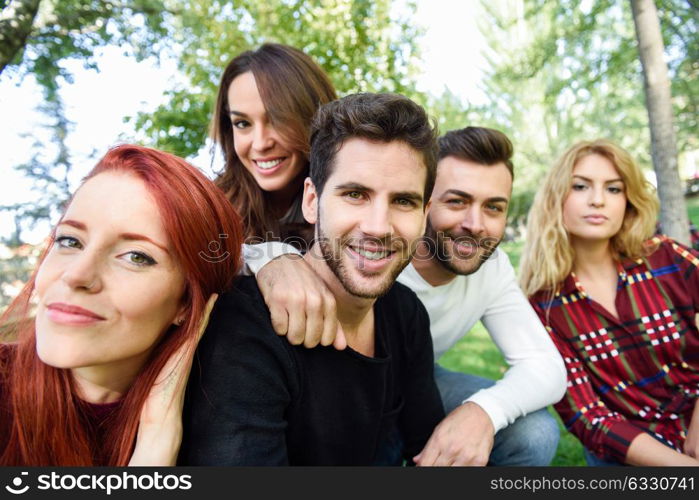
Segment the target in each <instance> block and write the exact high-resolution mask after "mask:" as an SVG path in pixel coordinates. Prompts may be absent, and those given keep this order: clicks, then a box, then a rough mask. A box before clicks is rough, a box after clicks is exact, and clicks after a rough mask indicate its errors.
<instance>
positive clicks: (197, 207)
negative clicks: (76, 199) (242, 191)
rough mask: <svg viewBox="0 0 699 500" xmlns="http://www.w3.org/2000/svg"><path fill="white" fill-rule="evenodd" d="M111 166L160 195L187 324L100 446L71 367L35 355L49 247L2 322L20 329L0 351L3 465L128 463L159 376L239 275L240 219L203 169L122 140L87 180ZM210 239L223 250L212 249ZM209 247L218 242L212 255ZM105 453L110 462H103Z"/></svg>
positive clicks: (157, 356)
mask: <svg viewBox="0 0 699 500" xmlns="http://www.w3.org/2000/svg"><path fill="white" fill-rule="evenodd" d="M114 171H118V172H125V173H128V174H130V175H133V176H135V177H137V178H138V179H140V180H141V181H143V182H144V183H145V185H146V187H147V189H148V191H149V192H150V194H151V195H152V196H153V198H154V199H155V202H156V204H157V206H158V208H159V211H160V217H161V219H162V222H163V226H164V227H165V230H166V232H167V234H168V237H169V239H170V243H171V248H172V251H173V256H174V257H175V259H176V262H177V265H179V266H180V268H181V270H182V272H183V274H184V276H185V291H184V295H183V298H182V303H183V304H185V305H186V307H187V311H188V314H187V315H186V319H185V321H184V323H183V324H182V325H180V326H175V325H173V326H172V327H171V328H170V329H169V330H168V332H167V333H166V335H164V336H163V338H162V340H161V341H160V343H159V344H158V345H157V346H156V347H155V349H153V351H152V353H151V355H150V357H149V359H148V361H147V362H146V364H145V365H144V367H143V368H142V369H141V371H140V372H139V374H138V376H137V377H136V379H135V381H134V382H133V384H132V385H131V387H130V388H129V390H128V391H127V392H126V394H125V395H124V398H123V400H122V404H121V405H120V406H119V408H118V410H116V411H117V414H116V415H114V416H113V417H112V418H110V419H109V420H108V421H107V422H106V425H107V428H106V429H105V432H104V433H103V434H104V435H106V439H104V440H103V441H102V442H95V438H94V435H93V434H91V432H89V430H88V429H86V428H85V424H84V423H83V422H84V418H83V415H82V414H83V412H84V408H85V406H84V403H83V402H82V401H81V400H80V398H79V397H78V395H77V392H76V386H75V383H74V381H73V379H72V376H71V373H70V370H65V369H58V368H54V367H51V366H49V365H47V364H45V363H43V362H42V361H41V360H40V359H39V357H38V355H37V352H36V341H35V331H34V321H32V320H31V319H30V298H31V296H32V293H33V291H34V287H35V278H36V274H37V271H38V268H39V267H40V266H41V262H43V260H44V258H45V256H46V254H47V253H48V249H47V250H45V251H44V253H43V254H42V256H41V258H40V261H39V266H38V267H37V270H35V272H34V274H33V275H32V277H31V279H30V280H29V282H28V283H27V285H26V286H25V287H24V289H23V290H22V292H21V293H20V295H19V296H18V297H17V298H16V299H15V300H14V301H13V303H12V304H11V305H10V307H9V308H8V310H7V311H6V312H5V313H4V314H3V316H2V318H1V319H0V324H2V325H4V326H3V329H4V330H5V332H6V333H7V331H8V330H12V329H14V330H15V331H14V332H11V334H14V335H15V336H16V338H17V341H16V343H14V344H4V345H0V349H1V350H2V351H4V352H3V356H2V358H3V359H4V362H3V363H2V366H0V377H2V380H0V382H1V384H0V388H2V389H3V395H2V400H1V401H0V432H2V433H3V435H2V436H0V465H22V466H26V465H44V466H46V465H54V466H75V465H116V466H122V465H127V464H128V461H129V459H130V457H131V454H132V452H133V447H134V444H135V440H136V432H137V430H138V423H139V417H140V412H141V408H142V406H143V403H144V401H145V399H146V397H147V396H148V393H149V391H150V389H151V387H152V386H153V384H154V382H155V380H156V377H157V375H158V374H159V372H160V371H161V369H162V368H163V366H164V365H165V362H166V361H167V360H168V359H169V358H170V357H171V356H172V354H173V353H174V352H175V351H176V350H177V349H178V348H179V347H180V346H182V345H187V344H188V345H189V348H191V349H195V348H196V345H195V344H196V337H197V331H198V327H199V321H200V319H201V316H202V314H203V312H204V308H205V305H206V302H207V299H208V298H209V296H210V295H211V294H212V293H221V292H222V291H224V290H225V289H226V288H227V287H228V286H229V285H230V283H231V280H232V278H233V277H234V276H235V275H236V273H237V270H238V266H239V259H240V248H241V244H242V240H243V237H242V228H241V224H240V218H239V217H238V215H237V214H236V213H235V211H234V209H233V207H232V206H231V204H230V202H229V201H228V200H227V199H226V197H225V195H224V194H223V192H222V191H221V190H220V189H218V188H217V187H216V186H215V185H214V184H213V183H212V182H211V181H210V180H208V179H207V178H206V177H205V176H204V175H203V174H202V173H201V172H199V171H198V170H197V169H196V168H194V167H193V166H191V165H189V164H188V163H187V162H185V161H184V160H182V159H181V158H178V157H176V156H173V155H170V154H167V153H163V152H161V151H156V150H153V149H148V148H144V147H140V146H131V145H123V146H118V147H116V148H114V149H112V150H110V151H109V152H108V153H107V155H106V156H105V157H104V158H102V160H100V162H99V163H98V164H97V166H96V167H95V168H94V169H93V170H92V172H91V173H90V174H89V175H88V177H87V178H88V179H89V178H91V177H94V176H97V175H99V174H101V173H103V172H114ZM54 239H55V231H54V233H53V234H52V236H51V237H50V238H49V247H48V248H49V249H50V248H51V246H52V245H53V243H54ZM211 242H216V243H217V244H218V247H216V246H215V245H213V246H210V243H211ZM211 248H218V251H217V252H216V254H215V255H213V254H211ZM226 256H227V258H226ZM8 325H9V326H8ZM13 325H14V326H13ZM134 334H135V335H137V334H138V332H134ZM2 443H4V449H2V447H1V446H2ZM100 458H101V459H103V461H104V462H106V463H99V462H100Z"/></svg>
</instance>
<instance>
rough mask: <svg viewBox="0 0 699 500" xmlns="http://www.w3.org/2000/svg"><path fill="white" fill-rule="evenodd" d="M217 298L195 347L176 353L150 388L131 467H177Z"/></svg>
mask: <svg viewBox="0 0 699 500" xmlns="http://www.w3.org/2000/svg"><path fill="white" fill-rule="evenodd" d="M216 299H218V295H216V294H213V295H211V297H210V298H209V301H208V302H207V303H206V307H205V309H204V315H203V316H202V319H201V321H200V323H199V331H198V335H197V338H196V344H194V345H192V344H191V343H187V344H185V345H182V346H181V347H180V348H179V349H178V350H177V351H175V352H174V353H173V355H172V356H171V357H170V359H169V360H168V361H167V363H165V366H164V367H163V369H162V370H160V373H159V374H158V377H157V378H156V381H155V384H154V385H153V387H152V388H151V391H150V393H149V394H148V397H147V398H146V401H145V403H144V404H143V408H142V410H141V418H140V420H139V425H138V436H137V438H136V447H135V449H134V453H133V455H132V456H131V460H130V461H129V465H138V466H142V465H175V461H176V460H177V453H178V451H179V449H180V444H181V442H182V407H183V405H184V393H185V389H186V388H187V379H188V378H189V372H190V370H191V368H192V360H193V359H194V352H195V350H196V345H197V344H198V343H199V340H200V339H201V337H202V336H203V335H204V330H206V325H207V324H208V323H209V316H210V315H211V310H212V309H213V308H214V304H215V303H216Z"/></svg>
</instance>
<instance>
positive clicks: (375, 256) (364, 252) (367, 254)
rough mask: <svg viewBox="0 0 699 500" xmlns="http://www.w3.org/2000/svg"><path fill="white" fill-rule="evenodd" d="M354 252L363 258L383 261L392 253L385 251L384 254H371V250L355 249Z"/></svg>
mask: <svg viewBox="0 0 699 500" xmlns="http://www.w3.org/2000/svg"><path fill="white" fill-rule="evenodd" d="M354 251H355V252H357V253H358V254H359V255H361V256H362V257H366V258H367V259H369V260H379V259H383V258H385V257H387V256H388V254H389V253H390V252H388V251H387V250H384V251H382V252H371V251H369V250H364V249H361V248H355V249H354Z"/></svg>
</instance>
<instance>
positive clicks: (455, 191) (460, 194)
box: [439, 189, 473, 200]
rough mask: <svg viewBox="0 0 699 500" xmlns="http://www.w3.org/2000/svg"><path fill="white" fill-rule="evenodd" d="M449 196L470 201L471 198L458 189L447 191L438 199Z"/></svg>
mask: <svg viewBox="0 0 699 500" xmlns="http://www.w3.org/2000/svg"><path fill="white" fill-rule="evenodd" d="M449 195H455V196H459V197H460V198H466V199H467V200H470V199H472V198H473V196H471V195H470V194H468V193H467V192H465V191H461V190H459V189H447V190H446V191H444V193H442V196H440V197H439V198H440V199H444V198H446V197H447V196H449Z"/></svg>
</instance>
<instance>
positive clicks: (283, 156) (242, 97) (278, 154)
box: [228, 72, 305, 195]
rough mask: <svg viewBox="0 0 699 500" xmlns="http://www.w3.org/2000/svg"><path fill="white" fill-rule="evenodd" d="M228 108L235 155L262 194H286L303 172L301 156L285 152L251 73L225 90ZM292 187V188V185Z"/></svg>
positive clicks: (293, 191)
mask: <svg viewBox="0 0 699 500" xmlns="http://www.w3.org/2000/svg"><path fill="white" fill-rule="evenodd" d="M228 107H229V109H230V119H231V124H232V126H233V141H234V144H235V152H236V154H237V155H238V158H240V161H241V162H242V164H243V165H244V166H245V168H246V169H247V170H248V171H249V172H250V173H251V174H252V176H253V177H254V178H255V181H256V182H257V184H258V185H259V186H260V188H261V189H262V190H264V191H270V192H279V191H290V192H291V194H292V195H293V194H294V193H295V192H296V191H297V190H298V189H299V185H296V184H294V183H293V181H294V180H295V179H297V178H298V177H299V174H300V173H301V172H302V170H303V168H304V164H305V161H304V156H303V153H302V152H300V151H294V150H291V149H289V148H288V147H287V146H286V145H285V144H284V141H283V139H282V137H281V136H280V135H279V133H278V132H277V130H276V129H275V128H274V127H273V126H272V124H271V123H270V122H269V118H268V116H267V112H266V111H265V105H264V103H263V102H262V98H261V97H260V92H259V91H258V89H257V83H256V82H255V77H254V76H253V74H252V73H251V72H247V73H243V74H242V75H239V76H238V77H236V78H235V79H234V80H233V82H231V85H230V87H228ZM292 184H294V185H292Z"/></svg>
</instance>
